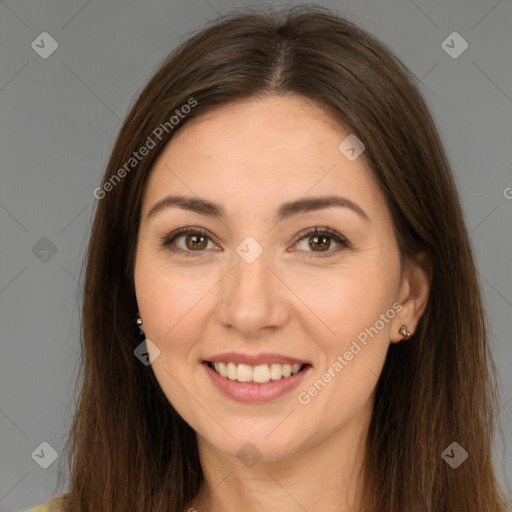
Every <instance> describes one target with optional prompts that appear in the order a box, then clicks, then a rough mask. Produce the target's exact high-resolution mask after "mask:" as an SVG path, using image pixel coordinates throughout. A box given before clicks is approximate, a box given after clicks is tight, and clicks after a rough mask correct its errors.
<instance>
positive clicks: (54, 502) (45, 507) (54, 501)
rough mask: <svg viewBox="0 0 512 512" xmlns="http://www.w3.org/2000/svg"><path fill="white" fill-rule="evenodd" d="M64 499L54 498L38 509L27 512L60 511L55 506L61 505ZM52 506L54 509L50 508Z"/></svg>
mask: <svg viewBox="0 0 512 512" xmlns="http://www.w3.org/2000/svg"><path fill="white" fill-rule="evenodd" d="M62 497H63V496H58V497H57V498H53V499H51V500H50V501H48V502H47V503H44V504H43V505H38V506H37V507H34V508H31V509H29V510H26V511H25V512H55V511H57V510H59V509H58V507H56V506H55V505H57V504H58V503H59V501H60V499H61V498H62ZM50 506H52V507H51V508H50Z"/></svg>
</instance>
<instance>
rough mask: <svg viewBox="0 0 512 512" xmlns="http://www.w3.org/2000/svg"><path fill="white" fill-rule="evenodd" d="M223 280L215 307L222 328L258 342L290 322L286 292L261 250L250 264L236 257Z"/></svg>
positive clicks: (264, 252) (236, 255) (235, 255)
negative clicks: (218, 300) (219, 297)
mask: <svg viewBox="0 0 512 512" xmlns="http://www.w3.org/2000/svg"><path fill="white" fill-rule="evenodd" d="M233 260H234V261H233V268H232V269H231V271H230V272H229V273H228V274H227V275H226V276H225V277H224V279H223V280H222V284H221V286H222V288H221V299H220V302H219V303H218V306H217V311H218V315H219V320H220V322H221V324H222V325H223V326H224V327H225V328H227V329H230V330H234V331H236V332H238V333H239V334H240V336H243V337H244V338H252V339H254V338H259V337H262V336H264V335H265V334H268V333H269V332H271V331H274V330H276V329H278V328H280V327H282V326H284V325H285V324H286V323H287V321H288V319H289V308H288V307H287V292H288V293H290V292H289V291H288V290H287V288H286V286H285V285H284V284H283V282H282V281H281V280H280V279H278V278H277V277H276V271H275V270H272V269H271V268H270V266H269V263H270V262H269V257H268V255H267V252H266V251H265V250H264V251H263V253H262V254H260V256H259V257H258V258H256V260H254V261H253V262H252V263H248V262H247V261H245V260H244V259H243V258H241V257H240V256H239V255H238V254H236V253H235V254H234V256H233Z"/></svg>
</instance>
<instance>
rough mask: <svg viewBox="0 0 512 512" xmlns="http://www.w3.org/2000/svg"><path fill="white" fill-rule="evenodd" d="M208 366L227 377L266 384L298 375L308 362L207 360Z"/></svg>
mask: <svg viewBox="0 0 512 512" xmlns="http://www.w3.org/2000/svg"><path fill="white" fill-rule="evenodd" d="M207 364H208V366H209V367H210V368H211V369H212V370H214V371H215V372H217V373H218V374H219V375H221V376H222V377H225V378H226V379H229V380H233V381H238V382H252V383H257V384H265V383H267V382H270V381H271V380H273V381H274V380H281V379H286V378H288V377H290V376H291V375H296V374H297V373H299V372H300V371H302V370H304V369H305V368H306V366H308V365H306V364H279V363H272V364H260V365H257V366H251V365H248V364H236V363H232V362H211V361H208V362H207Z"/></svg>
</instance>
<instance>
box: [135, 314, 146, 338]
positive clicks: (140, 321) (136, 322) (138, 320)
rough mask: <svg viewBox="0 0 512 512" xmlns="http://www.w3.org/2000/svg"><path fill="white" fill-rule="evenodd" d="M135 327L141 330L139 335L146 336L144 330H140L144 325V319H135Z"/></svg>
mask: <svg viewBox="0 0 512 512" xmlns="http://www.w3.org/2000/svg"><path fill="white" fill-rule="evenodd" d="M135 325H136V326H137V327H138V328H139V333H140V334H141V335H142V336H144V333H143V332H142V329H141V328H140V326H141V325H142V318H141V317H140V316H138V315H137V317H136V318H135Z"/></svg>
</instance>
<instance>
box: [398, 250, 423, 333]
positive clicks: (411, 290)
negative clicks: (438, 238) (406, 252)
mask: <svg viewBox="0 0 512 512" xmlns="http://www.w3.org/2000/svg"><path fill="white" fill-rule="evenodd" d="M431 280H432V264H431V261H430V259H429V258H428V256H427V255H426V253H420V254H418V255H417V256H416V257H415V258H414V259H411V260H409V261H408V263H407V266H406V270H405V271H404V275H403V277H402V283H401V286H400V298H401V299H402V300H400V301H399V302H400V304H401V305H402V309H401V310H400V312H399V313H398V314H397V315H396V316H395V318H394V319H393V326H392V333H391V343H398V342H399V341H402V340H403V339H407V338H406V337H404V336H403V335H402V334H401V333H400V330H401V329H402V327H403V326H405V328H406V330H407V331H410V332H411V333H414V332H415V330H416V327H417V325H418V322H419V320H420V318H421V316H422V315H423V313H424V311H425V309H426V307H427V303H428V298H429V295H430V285H431Z"/></svg>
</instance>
